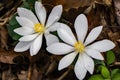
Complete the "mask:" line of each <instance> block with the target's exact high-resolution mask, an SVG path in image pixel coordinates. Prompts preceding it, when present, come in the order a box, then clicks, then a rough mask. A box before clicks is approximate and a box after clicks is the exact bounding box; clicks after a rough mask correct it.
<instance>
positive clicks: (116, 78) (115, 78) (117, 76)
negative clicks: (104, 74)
mask: <svg viewBox="0 0 120 80" xmlns="http://www.w3.org/2000/svg"><path fill="white" fill-rule="evenodd" d="M112 80H120V73H116V74H115V75H114V76H113V77H112Z"/></svg>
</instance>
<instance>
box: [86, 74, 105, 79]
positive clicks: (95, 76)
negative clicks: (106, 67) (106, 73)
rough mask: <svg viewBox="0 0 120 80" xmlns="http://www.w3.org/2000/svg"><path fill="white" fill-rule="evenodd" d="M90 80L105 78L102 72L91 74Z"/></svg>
mask: <svg viewBox="0 0 120 80" xmlns="http://www.w3.org/2000/svg"><path fill="white" fill-rule="evenodd" d="M88 80H104V78H103V77H102V76H101V75H100V74H96V75H93V76H91V77H90V78H89V79H88Z"/></svg>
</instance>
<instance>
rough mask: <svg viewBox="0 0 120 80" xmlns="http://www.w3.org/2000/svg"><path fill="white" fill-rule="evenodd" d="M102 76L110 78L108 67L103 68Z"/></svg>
mask: <svg viewBox="0 0 120 80" xmlns="http://www.w3.org/2000/svg"><path fill="white" fill-rule="evenodd" d="M101 75H102V76H103V77H104V78H110V72H109V70H108V69H107V67H105V66H101Z"/></svg>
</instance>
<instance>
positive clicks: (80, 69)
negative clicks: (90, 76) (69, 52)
mask: <svg viewBox="0 0 120 80" xmlns="http://www.w3.org/2000/svg"><path fill="white" fill-rule="evenodd" d="M83 62H84V61H83V59H82V57H81V55H79V58H78V60H77V62H76V64H75V68H74V71H75V74H76V77H77V78H78V79H79V80H83V79H84V77H85V76H86V73H87V70H86V68H85V67H84V63H83Z"/></svg>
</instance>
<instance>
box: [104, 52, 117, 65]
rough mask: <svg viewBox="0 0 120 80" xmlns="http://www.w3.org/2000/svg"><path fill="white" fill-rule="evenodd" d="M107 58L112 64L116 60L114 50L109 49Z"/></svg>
mask: <svg viewBox="0 0 120 80" xmlns="http://www.w3.org/2000/svg"><path fill="white" fill-rule="evenodd" d="M106 59H107V64H108V65H110V64H112V63H113V62H114V61H115V54H114V53H113V51H107V54H106Z"/></svg>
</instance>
